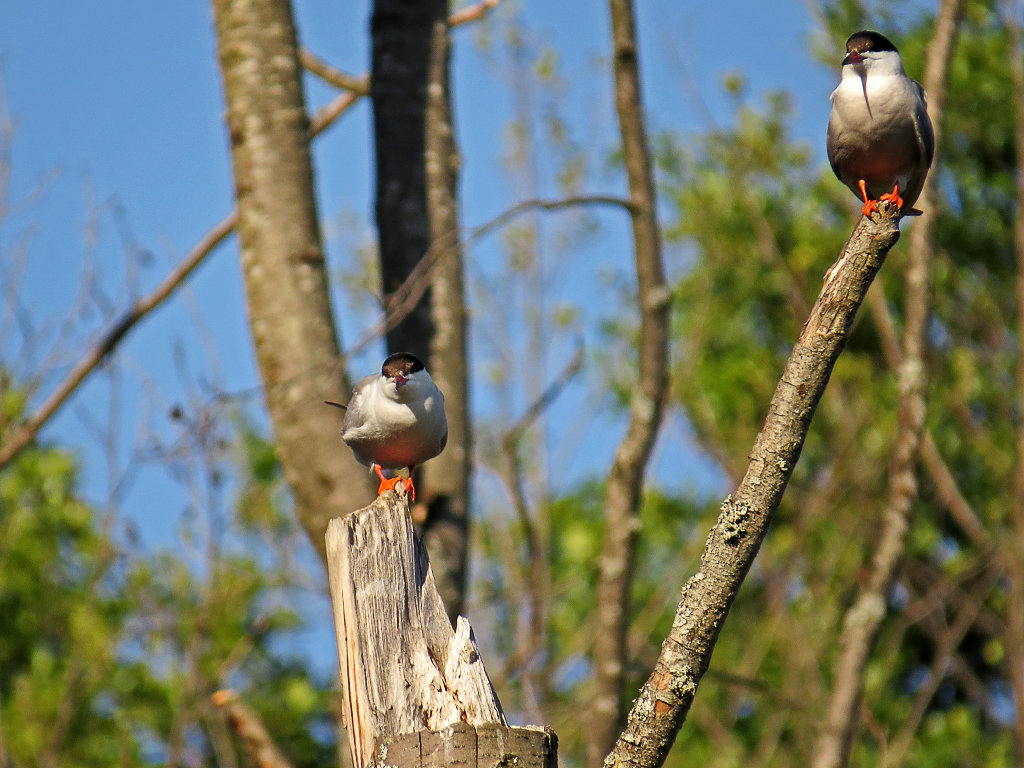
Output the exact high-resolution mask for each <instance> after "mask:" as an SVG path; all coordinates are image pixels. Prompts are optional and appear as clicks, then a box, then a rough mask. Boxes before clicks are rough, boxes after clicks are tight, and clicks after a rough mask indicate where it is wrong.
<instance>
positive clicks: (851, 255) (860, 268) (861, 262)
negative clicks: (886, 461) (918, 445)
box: [604, 205, 899, 768]
mask: <svg viewBox="0 0 1024 768" xmlns="http://www.w3.org/2000/svg"><path fill="white" fill-rule="evenodd" d="M897 239H899V226H898V212H897V211H896V210H894V209H893V208H892V207H890V206H888V205H886V206H884V210H883V212H882V215H881V216H880V217H877V218H873V219H868V218H866V217H862V218H861V220H860V221H859V222H858V224H857V226H856V227H855V228H854V230H853V233H852V235H851V236H850V239H849V241H848V242H847V244H846V246H845V247H844V248H843V252H842V254H841V255H840V257H839V260H838V261H837V262H836V264H835V265H834V266H833V267H832V269H831V270H829V273H828V276H827V279H826V282H825V285H824V286H823V288H822V290H821V293H820V294H819V296H818V300H817V301H816V302H815V304H814V307H813V308H812V310H811V314H810V316H809V317H808V319H807V322H806V323H805V324H804V327H803V330H802V331H801V333H800V337H799V339H798V340H797V342H796V345H795V346H794V348H793V351H792V353H791V354H790V357H789V360H788V361H787V362H786V366H785V368H784V369H783V372H782V377H781V379H780V381H779V385H778V387H777V389H776V390H775V394H774V396H773V397H772V401H771V404H770V405H769V408H768V416H767V417H766V419H765V423H764V426H763V427H762V428H761V432H760V434H758V436H757V439H756V440H755V442H754V447H753V449H752V450H751V453H750V464H749V466H748V468H747V472H746V474H745V475H744V477H743V479H742V480H741V481H740V484H739V486H738V487H737V489H736V490H735V492H734V493H733V494H731V495H730V496H729V497H728V498H726V500H725V501H724V502H723V504H722V510H721V514H720V515H719V518H718V521H717V522H716V523H715V526H714V527H713V528H712V529H711V533H710V534H709V536H708V540H707V544H706V545H705V548H704V554H703V556H702V557H701V566H700V569H699V570H698V571H697V573H696V574H694V576H693V577H692V578H691V579H690V580H689V581H688V582H687V584H686V585H685V586H684V587H683V596H682V600H681V601H680V603H679V606H678V607H677V608H676V614H675V620H674V621H673V623H672V629H671V631H670V632H669V635H668V637H667V638H666V639H665V642H664V643H663V644H662V647H661V653H660V654H659V656H658V660H657V662H656V663H655V666H654V670H653V671H652V673H651V675H650V677H649V678H648V679H647V682H646V683H645V684H644V686H643V688H642V690H641V691H640V695H639V696H638V698H637V699H636V701H635V702H634V704H633V708H632V711H631V712H630V714H629V719H628V721H627V723H626V728H625V730H624V731H623V732H622V734H621V735H620V736H619V738H618V741H617V742H616V743H615V747H614V748H613V750H612V752H611V754H610V755H609V756H608V757H607V758H606V759H605V762H604V765H605V766H608V767H609V768H612V767H613V766H635V767H636V768H640V767H641V766H642V767H643V768H655V767H656V766H660V765H662V764H663V763H664V761H665V757H666V755H667V754H668V751H669V749H670V748H671V747H672V743H673V742H674V741H675V737H676V734H677V733H678V731H679V728H680V727H681V726H682V723H683V721H684V720H685V719H686V715H687V713H688V712H689V710H690V705H691V704H692V703H693V698H694V695H695V694H696V691H697V686H698V685H699V684H700V681H701V678H702V677H703V676H704V673H705V672H706V671H707V668H708V664H709V663H710V661H711V654H712V652H713V650H714V646H715V642H716V641H717V639H718V633H719V632H720V631H721V628H722V624H723V623H724V621H725V619H726V617H727V616H728V613H729V609H730V607H731V606H732V602H733V600H734V599H735V596H736V593H737V591H738V590H739V587H740V585H741V584H742V583H743V579H744V578H745V577H746V574H747V571H748V570H749V569H750V566H751V565H752V564H753V562H754V558H755V557H756V555H757V551H758V549H759V548H760V546H761V542H762V541H763V540H764V537H765V535H766V534H767V532H768V526H769V524H770V523H771V520H772V517H773V516H774V514H775V511H776V510H777V509H778V507H779V504H780V502H781V501H782V496H783V493H784V492H785V490H786V485H787V484H788V483H789V478H790V476H791V475H792V473H793V468H794V467H795V466H796V462H797V460H798V459H799V458H800V451H801V449H802V448H803V444H804V440H805V439H806V437H807V432H808V430H809V429H810V424H811V419H812V417H813V416H814V410H815V408H816V407H817V405H818V402H819V400H820V399H821V395H822V394H823V393H824V391H825V387H826V385H827V384H828V380H829V377H830V376H831V373H832V368H833V366H834V365H835V362H836V360H837V359H838V358H839V354H840V353H841V352H842V349H843V346H844V345H845V344H846V340H847V339H848V338H849V335H850V331H851V329H852V327H853V320H854V317H855V316H856V312H857V309H858V308H859V307H860V305H861V303H862V302H863V300H864V296H865V294H866V293H867V290H868V287H869V286H870V285H871V282H872V280H873V279H874V277H875V275H876V274H877V272H878V270H879V269H880V268H881V266H882V264H883V262H884V261H885V256H886V254H887V253H888V252H889V249H890V248H892V246H893V245H894V244H895V243H896V241H897Z"/></svg>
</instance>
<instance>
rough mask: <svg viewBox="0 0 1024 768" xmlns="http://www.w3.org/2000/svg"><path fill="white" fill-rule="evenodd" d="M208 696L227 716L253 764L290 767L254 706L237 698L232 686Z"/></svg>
mask: <svg viewBox="0 0 1024 768" xmlns="http://www.w3.org/2000/svg"><path fill="white" fill-rule="evenodd" d="M210 700H211V701H212V702H213V704H214V706H216V707H217V708H218V709H220V710H222V711H223V712H224V714H225V715H226V716H227V718H228V721H229V722H230V723H231V728H232V729H233V730H234V732H235V733H236V734H238V736H239V738H241V740H242V744H243V745H244V746H245V751H246V753H247V754H248V755H249V759H250V760H251V761H252V762H253V764H254V765H258V766H259V767H260V768H292V764H291V762H290V761H289V760H288V758H286V757H285V756H284V753H283V752H281V750H280V749H278V747H277V744H275V743H274V740H273V738H272V737H271V736H270V734H269V733H268V732H267V729H266V726H264V725H263V720H262V719H260V716H259V715H258V714H257V713H256V711H255V710H254V709H252V708H251V707H249V706H248V705H247V704H246V703H245V702H243V701H242V700H241V699H239V698H238V694H237V693H235V692H234V691H232V690H223V691H217V692H216V693H215V694H213V696H211V697H210Z"/></svg>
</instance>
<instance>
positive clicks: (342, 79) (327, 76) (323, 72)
mask: <svg viewBox="0 0 1024 768" xmlns="http://www.w3.org/2000/svg"><path fill="white" fill-rule="evenodd" d="M299 61H300V62H301V63H302V66H303V68H305V69H306V70H307V71H309V72H312V73H313V74H314V75H316V76H317V77H319V78H320V79H321V80H323V81H324V82H325V83H327V84H328V85H333V86H334V87H335V88H337V89H339V90H342V91H350V92H351V93H352V94H354V95H356V96H369V95H370V77H369V75H351V74H349V73H348V72H342V71H341V70H340V69H337V68H335V67H332V66H331V65H330V64H328V63H327V62H326V61H324V60H323V59H321V58H320V57H319V56H317V55H316V54H315V53H313V52H312V51H310V50H309V49H308V48H300V49H299Z"/></svg>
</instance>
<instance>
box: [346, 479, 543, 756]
mask: <svg viewBox="0 0 1024 768" xmlns="http://www.w3.org/2000/svg"><path fill="white" fill-rule="evenodd" d="M327 553H328V570H329V573H330V579H331V599H332V601H333V603H334V618H335V626H336V629H337V637H338V658H339V666H340V670H341V687H342V691H343V693H344V698H345V701H344V715H345V722H346V726H347V728H348V730H349V745H350V748H351V750H352V764H353V766H354V768H367V767H368V766H372V765H381V766H383V765H387V766H394V767H395V768H414V767H418V766H467V767H470V766H481V767H482V766H502V765H520V766H523V768H549V766H555V765H556V764H557V761H556V752H557V740H556V739H555V736H554V734H553V733H551V732H550V731H548V730H546V729H543V728H509V727H508V725H507V723H506V722H505V717H504V715H503V714H502V711H501V705H500V703H499V702H498V698H497V696H496V695H495V693H494V689H493V688H492V687H491V683H490V680H489V679H488V677H487V672H486V671H485V670H484V664H483V659H482V657H481V655H480V650H479V648H478V647H477V645H476V640H475V638H474V637H473V630H472V629H471V628H470V626H469V622H468V621H466V619H465V618H464V617H461V616H460V617H459V618H458V621H457V623H456V629H455V631H452V627H451V624H450V623H449V620H448V615H447V613H446V611H445V608H444V604H443V603H442V601H441V597H440V595H439V594H438V591H437V586H436V584H435V582H434V575H433V572H432V571H431V569H430V562H429V560H428V558H427V551H426V549H425V548H424V546H423V545H422V543H421V542H420V540H419V538H418V537H417V536H416V534H415V531H414V529H413V526H412V521H411V520H410V518H409V507H408V501H407V497H406V496H405V494H404V493H403V494H398V493H396V492H393V491H392V492H388V493H385V494H384V495H382V496H380V497H378V498H377V499H376V500H375V501H374V502H373V503H372V504H370V505H369V506H368V507H365V508H364V509H360V510H357V511H356V512H353V513H352V514H351V515H348V516H347V517H345V518H341V519H336V520H332V521H331V523H330V526H329V527H328V530H327Z"/></svg>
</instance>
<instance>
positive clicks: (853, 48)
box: [843, 29, 899, 64]
mask: <svg viewBox="0 0 1024 768" xmlns="http://www.w3.org/2000/svg"><path fill="white" fill-rule="evenodd" d="M881 51H892V52H894V53H899V51H898V50H896V46H895V45H893V44H892V40H890V39H889V38H888V37H886V36H885V35H883V34H881V33H880V32H873V31H871V30H870V29H862V30H861V31H860V32H854V33H853V34H852V35H850V37H849V39H848V40H847V41H846V58H845V59H843V64H856V63H857V62H859V61H860V60H861V59H863V58H864V57H863V56H862V55H861V54H864V53H868V52H872V53H878V52H881Z"/></svg>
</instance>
